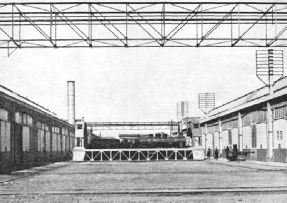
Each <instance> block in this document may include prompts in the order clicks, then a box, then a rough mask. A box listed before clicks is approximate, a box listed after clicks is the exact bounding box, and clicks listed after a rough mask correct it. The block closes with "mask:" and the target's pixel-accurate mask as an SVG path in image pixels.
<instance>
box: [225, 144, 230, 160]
mask: <svg viewBox="0 0 287 203" xmlns="http://www.w3.org/2000/svg"><path fill="white" fill-rule="evenodd" d="M225 154H226V159H228V154H229V148H228V146H226V148H225Z"/></svg>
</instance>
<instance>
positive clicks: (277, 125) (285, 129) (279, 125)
mask: <svg viewBox="0 0 287 203" xmlns="http://www.w3.org/2000/svg"><path fill="white" fill-rule="evenodd" d="M273 126H274V128H273V137H274V149H278V145H279V144H280V145H281V148H285V149H286V148H287V121H286V120H285V119H278V120H274V121H273ZM277 131H282V136H283V139H282V140H281V139H279V140H278V137H277Z"/></svg>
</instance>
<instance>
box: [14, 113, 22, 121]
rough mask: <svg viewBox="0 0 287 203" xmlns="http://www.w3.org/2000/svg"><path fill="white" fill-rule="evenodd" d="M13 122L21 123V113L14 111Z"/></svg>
mask: <svg viewBox="0 0 287 203" xmlns="http://www.w3.org/2000/svg"><path fill="white" fill-rule="evenodd" d="M15 122H16V123H18V124H22V113H21V112H18V111H16V112H15Z"/></svg>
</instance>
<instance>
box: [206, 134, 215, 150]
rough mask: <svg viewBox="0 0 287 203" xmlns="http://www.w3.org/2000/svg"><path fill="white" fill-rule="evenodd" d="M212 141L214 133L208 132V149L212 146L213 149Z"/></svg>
mask: <svg viewBox="0 0 287 203" xmlns="http://www.w3.org/2000/svg"><path fill="white" fill-rule="evenodd" d="M212 142H213V135H212V133H207V143H206V144H207V145H206V147H207V149H208V148H210V149H213V145H212Z"/></svg>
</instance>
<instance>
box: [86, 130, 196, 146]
mask: <svg viewBox="0 0 287 203" xmlns="http://www.w3.org/2000/svg"><path fill="white" fill-rule="evenodd" d="M187 147H191V138H190V137H184V136H177V137H169V136H168V135H167V134H165V133H156V134H155V135H153V134H120V135H119V139H115V138H109V139H107V138H100V137H98V136H94V138H93V139H91V141H90V142H89V144H88V145H87V146H86V148H88V149H121V148H122V149H123V148H187Z"/></svg>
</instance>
